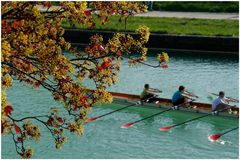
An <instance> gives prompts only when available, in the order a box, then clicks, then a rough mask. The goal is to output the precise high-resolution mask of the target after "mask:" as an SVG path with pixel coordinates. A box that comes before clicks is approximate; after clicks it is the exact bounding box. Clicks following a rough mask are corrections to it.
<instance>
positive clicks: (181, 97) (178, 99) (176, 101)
mask: <svg viewBox="0 0 240 160" xmlns="http://www.w3.org/2000/svg"><path fill="white" fill-rule="evenodd" d="M184 91H185V87H184V86H179V88H178V91H176V92H175V93H174V94H173V96H172V103H173V106H174V107H173V109H177V106H178V105H181V104H187V103H188V99H191V100H193V98H192V97H190V96H189V94H187V93H185V92H184Z"/></svg>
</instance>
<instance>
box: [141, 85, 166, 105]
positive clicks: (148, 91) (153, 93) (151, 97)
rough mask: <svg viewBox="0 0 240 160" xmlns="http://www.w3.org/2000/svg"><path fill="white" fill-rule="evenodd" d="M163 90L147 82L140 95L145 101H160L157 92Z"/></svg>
mask: <svg viewBox="0 0 240 160" xmlns="http://www.w3.org/2000/svg"><path fill="white" fill-rule="evenodd" d="M161 92H162V91H160V90H159V89H154V88H150V86H149V84H145V85H144V89H143V91H142V93H141V95H140V99H141V100H142V101H143V102H148V103H151V102H155V103H159V101H158V100H159V99H158V98H157V96H158V95H157V93H161Z"/></svg>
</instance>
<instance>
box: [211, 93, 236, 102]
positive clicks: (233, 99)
mask: <svg viewBox="0 0 240 160" xmlns="http://www.w3.org/2000/svg"><path fill="white" fill-rule="evenodd" d="M211 94H212V95H214V96H219V95H218V94H216V93H211ZM226 98H228V99H230V100H232V101H235V102H239V100H238V99H235V98H231V97H226Z"/></svg>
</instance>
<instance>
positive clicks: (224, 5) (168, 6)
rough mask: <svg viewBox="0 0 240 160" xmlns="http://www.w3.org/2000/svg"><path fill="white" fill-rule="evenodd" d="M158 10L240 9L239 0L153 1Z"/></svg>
mask: <svg viewBox="0 0 240 160" xmlns="http://www.w3.org/2000/svg"><path fill="white" fill-rule="evenodd" d="M153 9H154V10H158V11H184V12H235V13H238V11H239V3H238V2H174V1H172V2H153Z"/></svg>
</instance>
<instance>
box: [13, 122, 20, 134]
mask: <svg viewBox="0 0 240 160" xmlns="http://www.w3.org/2000/svg"><path fill="white" fill-rule="evenodd" d="M14 128H15V131H16V133H17V134H18V133H20V132H21V129H20V128H19V127H18V126H17V125H16V124H15V123H14Z"/></svg>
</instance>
